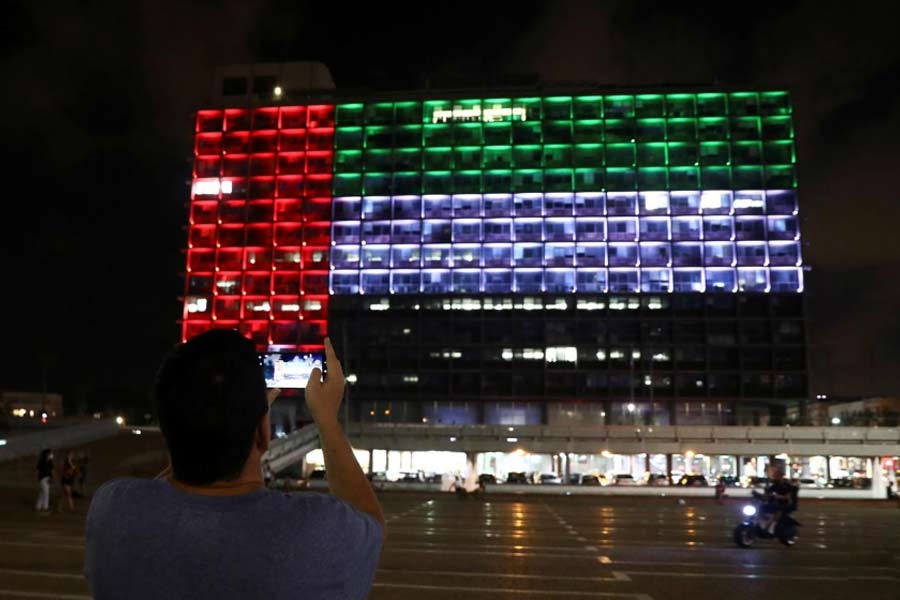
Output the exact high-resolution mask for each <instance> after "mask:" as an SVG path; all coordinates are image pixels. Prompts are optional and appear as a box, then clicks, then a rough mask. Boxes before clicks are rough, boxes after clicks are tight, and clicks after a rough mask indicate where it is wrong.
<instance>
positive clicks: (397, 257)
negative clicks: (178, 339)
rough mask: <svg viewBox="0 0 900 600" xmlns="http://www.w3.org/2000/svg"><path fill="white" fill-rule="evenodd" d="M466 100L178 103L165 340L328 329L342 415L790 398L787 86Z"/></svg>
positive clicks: (800, 354) (553, 417)
mask: <svg viewBox="0 0 900 600" xmlns="http://www.w3.org/2000/svg"><path fill="white" fill-rule="evenodd" d="M481 96H482V97H472V96H470V95H458V96H454V97H449V96H448V97H436V98H427V99H424V98H417V97H412V96H407V97H402V98H401V97H392V98H358V99H357V98H353V99H349V98H348V99H340V100H337V101H336V100H334V99H333V98H331V99H328V101H325V100H324V99H323V100H321V101H319V102H307V103H304V104H297V103H294V102H289V101H288V100H287V99H285V101H284V103H283V104H279V102H278V101H276V100H274V99H273V100H272V101H271V102H269V103H267V104H265V105H262V106H251V107H246V106H244V107H236V108H211V109H204V110H200V111H198V113H197V119H196V130H195V146H194V153H195V162H194V179H193V184H192V192H191V203H190V227H189V240H188V250H187V277H186V291H185V298H184V315H183V316H184V320H183V337H184V338H185V339H186V338H189V337H191V336H192V335H195V334H197V333H199V332H201V331H204V330H206V329H209V328H211V327H235V328H238V329H240V330H241V331H242V332H243V333H245V334H246V335H247V336H248V337H250V338H251V339H253V340H254V341H255V342H256V343H257V345H258V346H259V348H260V350H272V351H276V350H277V351H285V350H309V351H314V350H320V349H321V340H322V337H323V336H324V335H325V334H326V332H327V333H329V334H330V335H331V336H332V338H333V339H334V340H335V342H336V345H337V346H338V347H339V349H340V351H341V353H342V356H343V359H344V363H345V371H346V372H347V373H349V374H352V377H351V381H353V384H352V386H351V393H350V397H351V401H350V410H351V413H352V415H351V416H352V418H354V419H356V420H362V421H365V420H376V421H407V422H410V421H411V422H425V423H459V424H461V423H490V424H510V425H523V424H537V423H548V424H567V423H572V424H575V423H579V424H584V423H607V424H633V423H646V424H778V423H781V422H782V421H783V419H784V416H785V415H786V414H787V412H788V410H789V409H793V408H795V407H797V406H800V405H802V404H803V402H804V400H805V399H806V397H807V372H806V371H807V369H806V364H807V360H806V343H805V337H806V332H805V328H804V302H803V267H802V254H801V242H800V230H799V221H798V204H797V178H796V171H795V169H796V159H795V152H794V140H793V126H792V109H791V104H790V98H789V95H788V94H787V92H783V91H762V92H756V91H741V92H721V91H700V92H694V91H680V92H678V93H668V92H664V93H658V92H651V93H621V92H617V93H614V94H603V93H601V92H596V91H595V92H589V93H587V94H580V95H579V94H565V95H563V94H557V95H552V96H535V95H525V94H522V95H518V96H512V95H510V94H503V93H498V94H496V96H497V97H493V94H492V95H491V96H490V97H488V95H486V94H481ZM323 98H325V97H323Z"/></svg>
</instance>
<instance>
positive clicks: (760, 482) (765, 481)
mask: <svg viewBox="0 0 900 600" xmlns="http://www.w3.org/2000/svg"><path fill="white" fill-rule="evenodd" d="M767 485H769V478H768V477H748V478H747V483H746V484H744V487H748V488H764V487H766V486H767Z"/></svg>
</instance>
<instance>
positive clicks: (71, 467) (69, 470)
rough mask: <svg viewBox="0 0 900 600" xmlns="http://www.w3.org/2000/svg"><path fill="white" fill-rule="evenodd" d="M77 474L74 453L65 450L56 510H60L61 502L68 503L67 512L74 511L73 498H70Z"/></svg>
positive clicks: (61, 507)
mask: <svg viewBox="0 0 900 600" xmlns="http://www.w3.org/2000/svg"><path fill="white" fill-rule="evenodd" d="M77 476H78V467H76V466H75V454H74V453H73V452H71V451H69V452H66V462H65V463H63V470H62V477H61V478H60V483H61V484H62V496H60V497H59V504H58V505H57V507H56V511H57V512H62V509H63V502H65V503H66V504H68V505H69V512H71V513H74V512H75V500H74V499H73V498H72V493H73V487H74V486H75V478H76V477H77Z"/></svg>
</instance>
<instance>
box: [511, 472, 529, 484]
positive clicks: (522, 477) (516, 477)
mask: <svg viewBox="0 0 900 600" xmlns="http://www.w3.org/2000/svg"><path fill="white" fill-rule="evenodd" d="M506 483H517V484H520V485H523V484H529V483H531V479H529V478H528V476H527V475H526V474H525V473H523V472H521V471H514V472H512V473H507V475H506Z"/></svg>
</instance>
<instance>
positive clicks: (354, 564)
mask: <svg viewBox="0 0 900 600" xmlns="http://www.w3.org/2000/svg"><path fill="white" fill-rule="evenodd" d="M325 354H326V356H327V364H328V376H327V377H326V378H325V379H324V380H323V379H322V371H321V370H320V369H318V368H316V369H313V371H312V373H311V374H310V377H309V382H308V383H307V386H306V405H307V407H308V408H309V412H310V414H311V415H312V417H313V420H314V421H315V422H316V425H317V426H318V430H319V439H320V440H321V443H322V454H323V456H324V458H325V468H326V470H327V472H328V487H329V490H330V491H331V494H330V495H325V494H316V493H311V492H310V493H303V494H286V493H284V492H279V491H275V490H269V489H266V487H265V485H264V481H263V474H262V459H263V457H264V456H265V454H266V452H267V451H268V449H269V443H270V441H271V431H272V430H271V424H270V421H269V404H271V400H272V398H273V395H272V396H270V394H269V392H267V390H266V381H265V376H264V374H263V369H262V367H261V366H260V364H259V355H258V354H257V351H256V347H255V346H254V344H253V342H252V341H250V340H248V339H246V338H245V337H243V336H242V335H241V334H240V332H238V331H236V330H226V329H213V330H211V331H207V332H205V333H201V334H200V335H198V336H195V337H193V338H191V339H190V340H188V341H187V342H185V343H184V344H181V345H179V346H178V347H177V348H176V349H175V350H174V351H173V352H172V354H170V355H169V357H168V358H166V360H165V362H164V363H163V366H162V368H161V369H160V372H159V375H158V376H157V380H156V385H155V388H154V400H155V402H156V406H157V414H158V415H159V424H160V429H161V430H162V434H163V437H164V438H165V443H166V447H167V449H168V451H169V458H170V467H171V468H169V469H166V471H163V473H162V474H161V477H160V478H158V479H152V480H151V479H136V478H130V477H123V478H116V479H112V480H110V481H107V482H106V483H104V484H103V485H102V486H100V488H98V489H97V491H96V492H94V494H93V497H92V499H91V507H90V510H89V512H88V517H87V524H86V536H85V546H86V547H85V565H84V573H85V575H86V577H87V581H88V584H89V586H90V589H91V593H92V597H93V598H94V599H95V600H107V599H114V600H118V599H119V598H128V599H129V600H157V599H166V600H167V599H169V598H191V599H196V600H203V599H205V598H209V599H212V600H231V599H234V600H244V599H245V598H267V599H268V600H278V599H280V598H285V599H286V598H291V599H293V598H310V599H312V598H315V599H317V600H364V599H365V598H367V597H368V596H369V592H370V590H371V588H372V582H373V579H374V577H375V571H376V569H377V567H378V562H379V559H380V557H381V547H382V541H383V539H384V523H385V521H384V513H383V512H382V510H381V506H380V504H379V503H378V499H377V497H376V496H375V492H374V491H373V490H372V486H371V485H370V484H369V482H368V480H366V476H365V474H364V473H363V472H362V469H361V468H360V465H359V462H358V461H357V460H356V458H355V457H354V455H353V449H352V448H351V447H350V442H349V441H348V440H347V436H346V435H345V434H344V432H343V429H342V427H341V422H340V418H339V414H340V411H339V409H340V405H341V401H342V399H343V396H344V383H345V382H344V374H343V370H342V368H341V363H340V361H339V360H338V358H337V356H336V355H335V352H334V348H333V347H332V345H331V341H330V340H328V339H327V338H326V339H325Z"/></svg>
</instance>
